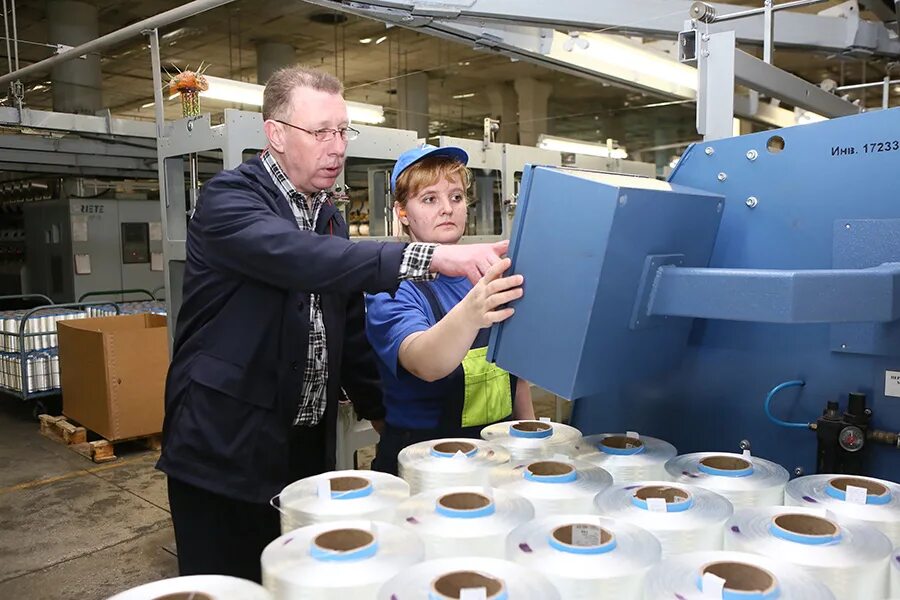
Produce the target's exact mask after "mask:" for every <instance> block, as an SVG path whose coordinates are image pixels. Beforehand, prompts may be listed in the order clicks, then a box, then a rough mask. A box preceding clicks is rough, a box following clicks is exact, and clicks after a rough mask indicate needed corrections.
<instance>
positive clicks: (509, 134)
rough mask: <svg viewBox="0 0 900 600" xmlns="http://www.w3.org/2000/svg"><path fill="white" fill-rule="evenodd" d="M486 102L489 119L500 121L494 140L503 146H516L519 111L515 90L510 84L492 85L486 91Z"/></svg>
mask: <svg viewBox="0 0 900 600" xmlns="http://www.w3.org/2000/svg"><path fill="white" fill-rule="evenodd" d="M486 92H487V97H488V101H490V103H491V118H492V119H498V120H499V121H500V131H498V132H497V135H496V137H495V138H494V139H495V140H496V141H497V142H500V143H504V144H516V143H518V141H519V123H518V121H519V118H518V115H517V114H516V113H517V112H518V109H519V105H518V100H517V98H516V90H514V89H513V86H512V84H511V83H508V82H503V83H492V84H490V85H488V86H487V89H486Z"/></svg>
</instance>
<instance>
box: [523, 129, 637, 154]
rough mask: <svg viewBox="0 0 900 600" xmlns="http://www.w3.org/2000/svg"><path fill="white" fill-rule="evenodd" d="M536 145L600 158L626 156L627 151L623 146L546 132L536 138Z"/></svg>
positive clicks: (546, 148)
mask: <svg viewBox="0 0 900 600" xmlns="http://www.w3.org/2000/svg"><path fill="white" fill-rule="evenodd" d="M537 147H538V148H543V149H544V150H556V151H558V152H571V153H574V154H587V155H589V156H599V157H601V158H628V152H627V151H626V150H625V148H610V147H609V146H608V145H606V144H594V143H591V142H585V141H582V140H573V139H569V138H563V137H557V136H554V135H547V134H541V136H540V137H539V138H538V143H537Z"/></svg>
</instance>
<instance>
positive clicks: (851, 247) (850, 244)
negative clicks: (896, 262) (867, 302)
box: [831, 219, 900, 358]
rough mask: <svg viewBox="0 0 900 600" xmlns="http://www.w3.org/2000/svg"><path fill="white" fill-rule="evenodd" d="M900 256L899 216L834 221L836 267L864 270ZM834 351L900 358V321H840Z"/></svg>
mask: <svg viewBox="0 0 900 600" xmlns="http://www.w3.org/2000/svg"><path fill="white" fill-rule="evenodd" d="M896 256H900V219H839V220H838V221H835V223H834V261H833V264H834V268H835V269H861V268H865V267H870V266H872V265H876V264H880V263H883V262H885V261H888V260H891V257H896ZM831 349H832V350H833V351H835V352H852V353H855V354H874V355H876V356H891V357H894V358H900V322H893V323H860V324H856V325H847V324H839V325H835V326H833V327H832V328H831Z"/></svg>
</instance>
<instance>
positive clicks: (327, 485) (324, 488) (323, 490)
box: [316, 479, 331, 500]
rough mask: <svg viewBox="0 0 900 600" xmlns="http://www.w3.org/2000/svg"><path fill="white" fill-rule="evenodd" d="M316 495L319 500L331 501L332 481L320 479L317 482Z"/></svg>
mask: <svg viewBox="0 0 900 600" xmlns="http://www.w3.org/2000/svg"><path fill="white" fill-rule="evenodd" d="M316 494H317V495H318V496H319V498H326V499H328V500H331V480H330V479H320V480H319V481H317V482H316Z"/></svg>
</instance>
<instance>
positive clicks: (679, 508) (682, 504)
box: [631, 496, 694, 513]
mask: <svg viewBox="0 0 900 600" xmlns="http://www.w3.org/2000/svg"><path fill="white" fill-rule="evenodd" d="M631 503H632V504H634V505H635V506H637V507H638V508H643V509H644V510H650V508H649V505H648V504H647V501H646V500H641V499H640V498H638V497H637V496H632V497H631ZM693 505H694V499H693V498H685V499H684V500H681V501H679V502H666V512H670V513H675V512H684V511H686V510H687V509H689V508H690V507H692V506H693Z"/></svg>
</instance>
